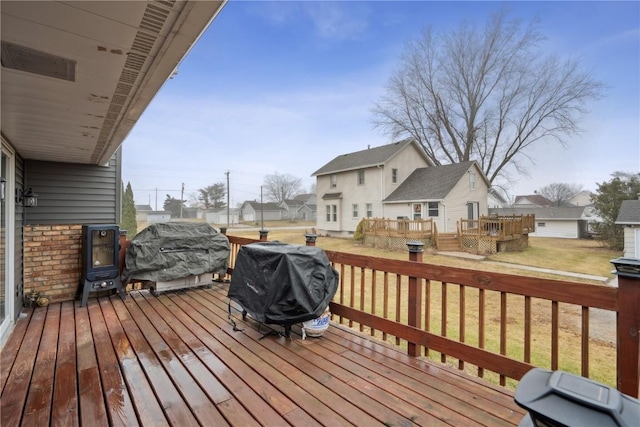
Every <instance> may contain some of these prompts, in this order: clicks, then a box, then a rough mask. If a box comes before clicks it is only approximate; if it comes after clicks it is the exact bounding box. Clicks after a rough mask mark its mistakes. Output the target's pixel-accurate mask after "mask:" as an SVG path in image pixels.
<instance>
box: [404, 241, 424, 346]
mask: <svg viewBox="0 0 640 427" xmlns="http://www.w3.org/2000/svg"><path fill="white" fill-rule="evenodd" d="M407 247H408V248H409V261H414V262H420V263H421V262H422V253H423V252H424V250H423V249H422V248H423V247H424V243H422V242H407ZM408 297H409V306H408V317H409V318H408V324H409V326H413V327H416V328H419V327H420V325H421V319H422V279H418V278H417V277H409V295H408ZM407 353H408V354H409V356H412V357H418V356H420V346H419V345H417V344H416V343H412V342H410V343H408V344H407Z"/></svg>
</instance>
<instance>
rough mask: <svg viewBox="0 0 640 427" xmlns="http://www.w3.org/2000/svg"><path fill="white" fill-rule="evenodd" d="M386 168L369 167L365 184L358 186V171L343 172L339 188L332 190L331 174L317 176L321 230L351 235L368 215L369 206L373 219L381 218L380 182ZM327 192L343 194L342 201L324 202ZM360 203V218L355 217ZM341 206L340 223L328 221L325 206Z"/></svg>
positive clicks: (339, 208)
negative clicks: (354, 213)
mask: <svg viewBox="0 0 640 427" xmlns="http://www.w3.org/2000/svg"><path fill="white" fill-rule="evenodd" d="M382 172H383V168H367V169H365V172H364V185H358V172H357V171H356V170H353V171H348V172H342V173H339V174H338V176H337V186H336V187H335V188H331V187H330V175H323V176H320V177H318V195H319V203H318V205H317V210H318V215H317V221H316V223H317V225H318V229H320V231H321V232H322V230H327V231H333V232H334V233H332V235H336V234H335V232H340V233H339V235H345V236H348V235H350V234H352V233H353V232H354V231H355V230H356V227H357V226H358V223H359V222H360V220H361V219H362V218H364V217H365V216H366V214H367V212H366V204H367V203H371V204H372V205H373V216H374V217H376V216H377V217H380V216H381V215H382V199H381V198H380V183H381V178H382ZM327 193H342V198H341V199H330V200H324V199H322V196H323V195H324V194H327ZM354 204H358V217H357V218H354V217H353V205H354ZM327 205H337V206H338V221H337V222H334V221H331V222H327V221H326V209H327V208H326V206H327Z"/></svg>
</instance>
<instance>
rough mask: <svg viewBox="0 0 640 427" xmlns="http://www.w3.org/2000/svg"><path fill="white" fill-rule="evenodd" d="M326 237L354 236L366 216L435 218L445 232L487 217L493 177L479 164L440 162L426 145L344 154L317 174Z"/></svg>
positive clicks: (409, 144) (396, 145)
mask: <svg viewBox="0 0 640 427" xmlns="http://www.w3.org/2000/svg"><path fill="white" fill-rule="evenodd" d="M313 176H316V179H317V191H318V193H317V194H318V201H319V202H318V216H317V220H316V223H317V229H318V233H319V234H320V235H324V236H336V237H348V236H351V235H353V233H354V232H355V230H356V227H357V226H358V223H359V222H360V221H361V220H362V219H363V218H389V219H397V218H408V219H412V220H417V219H432V220H433V221H434V223H435V224H436V226H437V228H438V231H439V232H441V233H448V232H449V233H451V232H455V231H456V229H457V227H456V222H457V221H458V220H459V219H461V218H462V219H477V218H479V217H480V216H482V215H487V192H488V189H489V181H488V180H487V178H486V176H485V175H484V173H483V172H482V170H481V169H480V168H479V167H478V165H477V163H476V162H473V161H470V162H462V163H457V164H452V165H444V166H434V165H433V163H432V162H431V161H430V160H429V159H428V158H427V155H426V153H425V152H424V150H423V149H422V147H421V146H420V144H419V143H418V142H417V141H415V140H414V139H412V138H411V139H405V140H403V141H400V142H396V143H394V144H388V145H383V146H380V147H375V148H368V149H366V150H362V151H356V152H354V153H348V154H343V155H341V156H338V157H336V158H334V159H333V160H331V161H330V162H329V163H327V164H326V165H324V166H323V167H321V168H320V169H318V170H317V171H316V172H314V173H313Z"/></svg>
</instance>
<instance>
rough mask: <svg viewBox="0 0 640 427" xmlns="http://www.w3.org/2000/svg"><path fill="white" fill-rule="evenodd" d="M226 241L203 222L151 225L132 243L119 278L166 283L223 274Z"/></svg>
mask: <svg viewBox="0 0 640 427" xmlns="http://www.w3.org/2000/svg"><path fill="white" fill-rule="evenodd" d="M229 252H230V251H229V239H227V236H225V235H224V234H220V233H218V232H217V231H216V229H215V228H213V227H211V226H210V225H209V224H206V223H189V222H167V223H160V224H151V225H149V226H148V227H147V228H145V229H144V230H142V231H141V232H140V233H138V234H137V235H136V236H135V237H134V238H133V239H132V240H131V245H130V246H129V248H128V249H127V253H126V257H125V267H124V270H123V272H122V276H123V279H124V281H125V282H127V281H129V280H130V279H136V280H150V281H155V282H157V281H168V280H175V279H181V278H184V277H188V276H190V275H198V274H203V273H217V274H225V273H226V272H227V267H228V265H229Z"/></svg>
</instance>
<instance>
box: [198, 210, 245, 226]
mask: <svg viewBox="0 0 640 427" xmlns="http://www.w3.org/2000/svg"><path fill="white" fill-rule="evenodd" d="M204 220H205V221H206V222H207V223H209V224H217V225H222V226H226V225H227V224H229V225H233V224H238V223H240V209H239V208H229V209H228V212H227V208H221V209H213V210H207V211H206V212H205V213H204Z"/></svg>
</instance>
